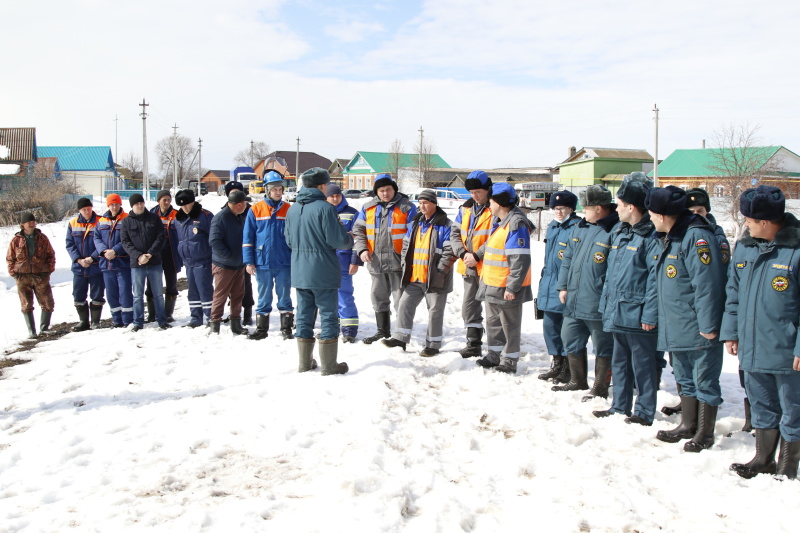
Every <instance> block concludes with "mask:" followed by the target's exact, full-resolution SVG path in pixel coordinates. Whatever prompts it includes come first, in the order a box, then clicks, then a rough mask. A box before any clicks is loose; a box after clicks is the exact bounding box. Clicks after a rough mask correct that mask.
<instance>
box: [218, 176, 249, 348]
mask: <svg viewBox="0 0 800 533" xmlns="http://www.w3.org/2000/svg"><path fill="white" fill-rule="evenodd" d="M245 209H247V195H246V194H245V193H244V192H242V191H239V190H234V191H231V193H230V194H229V195H228V204H227V205H226V206H225V207H224V208H223V209H220V210H219V212H218V213H217V214H216V215H214V218H213V219H212V220H211V236H210V237H209V242H210V243H211V263H212V266H211V273H212V274H213V275H214V298H213V300H212V302H211V333H216V334H219V326H220V322H221V321H222V311H223V310H224V309H225V302H226V301H227V300H228V298H230V299H231V315H230V318H231V333H233V334H234V335H247V334H248V333H249V332H248V331H247V330H246V329H245V328H243V327H242V299H243V298H244V261H243V260H242V231H243V229H244V220H242V217H241V215H242V213H244V211H245Z"/></svg>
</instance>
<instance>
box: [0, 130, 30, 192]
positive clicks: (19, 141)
mask: <svg viewBox="0 0 800 533" xmlns="http://www.w3.org/2000/svg"><path fill="white" fill-rule="evenodd" d="M37 159H38V155H37V151H36V128H0V193H2V192H5V191H10V190H11V189H13V188H14V184H15V183H16V181H17V180H18V179H24V178H29V177H33V176H34V166H35V165H36V161H37Z"/></svg>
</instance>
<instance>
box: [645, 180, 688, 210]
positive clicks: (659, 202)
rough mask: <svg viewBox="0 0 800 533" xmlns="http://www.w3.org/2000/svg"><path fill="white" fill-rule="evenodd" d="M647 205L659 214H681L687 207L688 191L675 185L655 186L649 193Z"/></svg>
mask: <svg viewBox="0 0 800 533" xmlns="http://www.w3.org/2000/svg"><path fill="white" fill-rule="evenodd" d="M645 207H646V208H647V209H648V210H650V211H652V212H653V213H656V214H658V215H668V216H674V215H679V214H680V213H681V212H682V211H683V210H684V209H686V191H684V190H683V189H681V188H680V187H676V186H674V185H667V186H666V187H653V188H652V189H651V190H650V194H648V195H647V200H646V201H645Z"/></svg>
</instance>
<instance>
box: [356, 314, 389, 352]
mask: <svg viewBox="0 0 800 533" xmlns="http://www.w3.org/2000/svg"><path fill="white" fill-rule="evenodd" d="M375 325H377V326H378V331H377V333H375V335H373V336H371V337H364V338H363V339H362V340H361V342H363V343H364V344H372V343H373V342H375V341H379V340H381V339H388V338H389V337H391V336H392V333H391V331H392V315H391V313H390V312H389V311H379V312H377V313H375Z"/></svg>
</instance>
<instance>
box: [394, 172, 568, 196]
mask: <svg viewBox="0 0 800 533" xmlns="http://www.w3.org/2000/svg"><path fill="white" fill-rule="evenodd" d="M473 170H483V171H484V172H486V174H487V175H488V176H489V177H490V178H491V179H492V182H493V183H501V182H506V183H511V184H512V185H513V184H516V183H527V182H532V181H550V182H552V181H558V174H557V173H556V172H555V169H553V168H550V167H528V168H494V169H485V168H482V169H474V168H437V169H433V170H429V171H428V178H427V180H426V183H425V185H424V186H427V187H458V188H463V187H464V182H465V181H466V179H467V176H469V174H470V172H472V171H473ZM397 184H398V187H399V189H400V191H401V192H404V193H412V192H414V191H416V190H417V189H419V188H421V187H423V183H422V180H421V179H420V177H419V170H418V169H417V168H401V169H399V171H398V173H397Z"/></svg>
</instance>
